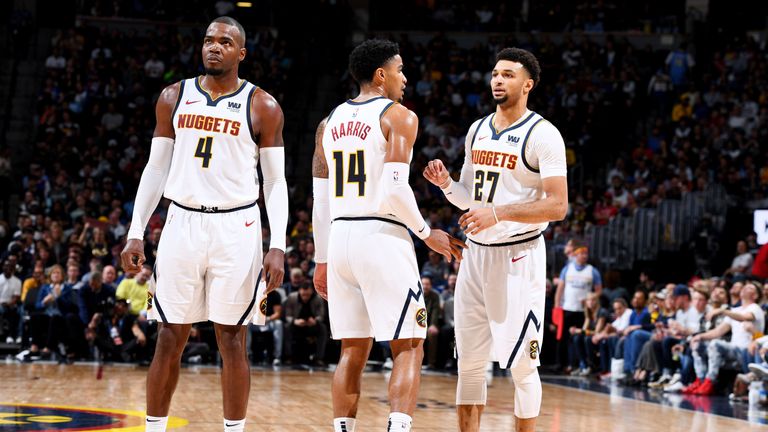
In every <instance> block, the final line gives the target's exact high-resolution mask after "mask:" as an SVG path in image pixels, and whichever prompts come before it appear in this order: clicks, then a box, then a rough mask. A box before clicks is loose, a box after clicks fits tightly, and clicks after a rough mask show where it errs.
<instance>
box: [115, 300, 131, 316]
mask: <svg viewBox="0 0 768 432" xmlns="http://www.w3.org/2000/svg"><path fill="white" fill-rule="evenodd" d="M127 311H128V302H126V301H125V299H120V300H118V301H117V303H115V309H114V314H115V316H117V317H122V316H125V313H126V312H127Z"/></svg>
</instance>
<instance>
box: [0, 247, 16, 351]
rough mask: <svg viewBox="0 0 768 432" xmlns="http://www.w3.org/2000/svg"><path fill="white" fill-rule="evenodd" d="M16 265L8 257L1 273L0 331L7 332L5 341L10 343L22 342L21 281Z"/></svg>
mask: <svg viewBox="0 0 768 432" xmlns="http://www.w3.org/2000/svg"><path fill="white" fill-rule="evenodd" d="M15 267H16V266H15V265H14V264H13V261H11V260H8V259H7V260H5V262H4V263H3V273H2V274H0V331H2V332H4V333H5V335H6V338H5V343H9V344H11V343H14V342H15V343H21V334H20V333H19V320H20V319H21V316H20V314H19V306H20V303H21V302H20V300H21V281H20V280H19V278H17V277H16V276H15V275H14V273H15V272H16V269H15Z"/></svg>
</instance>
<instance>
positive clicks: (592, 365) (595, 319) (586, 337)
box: [568, 293, 610, 376]
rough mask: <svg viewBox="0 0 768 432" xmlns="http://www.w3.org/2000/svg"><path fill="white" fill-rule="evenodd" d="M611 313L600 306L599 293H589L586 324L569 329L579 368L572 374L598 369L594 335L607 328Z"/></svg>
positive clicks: (585, 302)
mask: <svg viewBox="0 0 768 432" xmlns="http://www.w3.org/2000/svg"><path fill="white" fill-rule="evenodd" d="M609 317H610V313H609V312H608V311H607V310H605V309H603V308H601V307H600V296H599V295H598V294H597V293H589V294H588V295H587V299H586V300H584V324H583V325H582V326H581V327H580V328H579V327H571V328H570V329H568V331H569V333H570V334H571V340H572V342H571V349H572V356H573V357H575V358H576V359H577V361H578V365H579V369H577V370H575V371H574V372H572V373H571V375H574V374H575V375H578V376H588V375H589V374H591V373H592V371H593V370H597V369H598V368H597V366H596V365H597V351H596V348H597V347H596V346H595V345H594V344H593V343H592V336H594V335H595V334H597V333H600V332H602V331H603V329H604V328H605V325H606V323H607V322H608V318H609Z"/></svg>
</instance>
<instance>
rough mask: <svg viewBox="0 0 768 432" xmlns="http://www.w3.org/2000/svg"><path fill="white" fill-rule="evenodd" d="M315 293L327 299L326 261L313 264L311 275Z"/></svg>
mask: <svg viewBox="0 0 768 432" xmlns="http://www.w3.org/2000/svg"><path fill="white" fill-rule="evenodd" d="M312 283H314V284H315V291H317V294H318V295H319V296H320V297H322V298H324V299H325V300H328V263H317V264H315V275H314V276H312Z"/></svg>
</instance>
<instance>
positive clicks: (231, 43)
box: [203, 23, 245, 76]
mask: <svg viewBox="0 0 768 432" xmlns="http://www.w3.org/2000/svg"><path fill="white" fill-rule="evenodd" d="M244 36H245V35H242V34H240V31H239V30H238V29H237V27H235V26H231V25H228V24H224V23H211V25H209V26H208V30H206V32H205V38H203V66H204V67H205V73H206V75H213V76H218V75H222V74H225V73H228V72H229V71H231V70H233V69H237V65H238V64H239V63H240V62H241V61H242V60H243V59H244V58H245V47H244V46H243V45H244V42H243V37H244Z"/></svg>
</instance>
